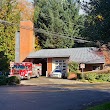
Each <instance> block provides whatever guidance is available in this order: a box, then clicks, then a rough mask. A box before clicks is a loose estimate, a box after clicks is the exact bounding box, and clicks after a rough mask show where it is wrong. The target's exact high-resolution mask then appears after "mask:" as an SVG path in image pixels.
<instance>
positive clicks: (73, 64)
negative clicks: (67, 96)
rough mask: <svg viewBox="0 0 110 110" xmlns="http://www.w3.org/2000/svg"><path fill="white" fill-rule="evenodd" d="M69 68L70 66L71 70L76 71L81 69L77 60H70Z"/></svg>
mask: <svg viewBox="0 0 110 110" xmlns="http://www.w3.org/2000/svg"><path fill="white" fill-rule="evenodd" d="M68 68H69V72H74V73H76V72H77V71H78V70H79V64H78V63H76V62H69V63H68Z"/></svg>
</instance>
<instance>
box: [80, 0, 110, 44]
mask: <svg viewBox="0 0 110 110" xmlns="http://www.w3.org/2000/svg"><path fill="white" fill-rule="evenodd" d="M83 8H84V10H85V11H86V13H87V15H86V20H85V27H84V29H83V30H82V31H81V33H82V36H85V37H86V38H88V39H89V40H94V41H96V40H98V41H100V42H103V43H108V42H110V0H91V1H90V2H89V3H86V4H85V5H84V7H83Z"/></svg>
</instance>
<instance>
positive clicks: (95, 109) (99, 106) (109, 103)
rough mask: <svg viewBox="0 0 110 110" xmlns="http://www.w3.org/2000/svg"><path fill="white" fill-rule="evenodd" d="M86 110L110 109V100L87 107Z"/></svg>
mask: <svg viewBox="0 0 110 110" xmlns="http://www.w3.org/2000/svg"><path fill="white" fill-rule="evenodd" d="M86 110H110V102H108V103H104V104H101V105H98V106H94V107H90V108H87V109H86Z"/></svg>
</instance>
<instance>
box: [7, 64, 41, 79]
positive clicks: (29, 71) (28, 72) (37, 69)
mask: <svg viewBox="0 0 110 110" xmlns="http://www.w3.org/2000/svg"><path fill="white" fill-rule="evenodd" d="M41 75H42V64H33V63H31V62H22V63H14V64H13V66H11V69H10V75H9V76H18V77H20V79H30V78H31V77H39V76H41Z"/></svg>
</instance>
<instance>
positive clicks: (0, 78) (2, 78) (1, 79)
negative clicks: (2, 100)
mask: <svg viewBox="0 0 110 110" xmlns="http://www.w3.org/2000/svg"><path fill="white" fill-rule="evenodd" d="M6 84H7V78H6V76H0V85H6Z"/></svg>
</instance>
